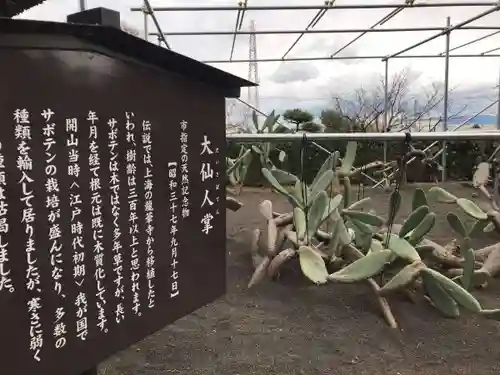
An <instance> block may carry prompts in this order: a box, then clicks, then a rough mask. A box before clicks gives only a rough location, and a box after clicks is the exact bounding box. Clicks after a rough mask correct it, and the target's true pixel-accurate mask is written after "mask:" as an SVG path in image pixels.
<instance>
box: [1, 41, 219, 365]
mask: <svg viewBox="0 0 500 375" xmlns="http://www.w3.org/2000/svg"><path fill="white" fill-rule="evenodd" d="M0 69H1V71H2V80H1V81H2V84H1V87H0V103H1V106H0V314H1V317H2V319H1V320H0V332H1V341H0V363H1V364H2V373H5V374H16V375H34V374H51V375H72V374H75V375H76V374H80V373H82V372H83V371H85V370H87V369H89V368H91V367H92V366H94V365H96V364H97V363H99V362H100V361H102V360H103V359H105V358H106V357H109V356H110V355H112V354H113V353H115V352H117V351H119V350H122V349H125V348H126V347H128V346H129V345H131V344H134V343H136V342H137V341H139V340H141V339H143V338H144V337H146V336H148V335H149V334H151V333H153V332H155V331H158V330H159V329H161V328H162V327H164V326H165V325H167V324H169V323H171V322H173V321H175V320H177V319H178V318H180V317H182V316H185V315H187V314H189V313H190V312H192V311H194V310H195V309H197V308H199V307H201V306H204V305H206V304H207V303H209V302H211V301H213V300H214V299H216V298H218V297H219V296H221V295H222V294H223V293H224V292H225V208H224V204H225V199H224V197H225V189H224V182H225V158H224V150H225V128H224V118H225V108H224V100H225V99H224V97H223V96H222V95H221V94H220V93H218V92H217V91H214V89H212V88H211V87H210V86H207V85H203V84H201V83H196V82H191V81H189V80H188V79H186V78H185V77H182V76H179V75H175V74H169V73H168V72H165V71H159V70H156V69H154V68H151V67H147V66H143V65H140V64H134V63H131V62H124V61H121V60H119V59H116V58H112V57H106V56H104V55H100V54H95V53H89V52H81V51H77V52H75V51H55V50H41V51H23V50H19V49H18V50H1V51H0Z"/></svg>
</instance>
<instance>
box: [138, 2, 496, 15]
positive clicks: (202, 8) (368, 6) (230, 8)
mask: <svg viewBox="0 0 500 375" xmlns="http://www.w3.org/2000/svg"><path fill="white" fill-rule="evenodd" d="M497 4H498V2H495V1H483V2H475V3H474V2H453V3H446V2H440V3H421V4H419V3H417V4H413V5H409V4H404V5H401V4H342V5H334V6H333V7H330V6H328V5H274V6H251V7H247V8H246V10H254V11H255V10H321V9H397V8H453V7H456V8H458V7H460V8H463V7H489V6H495V5H497ZM130 10H131V11H132V12H139V11H141V8H137V7H133V8H130ZM153 10H154V11H155V12H210V11H235V10H238V7H237V6H219V7H208V6H198V7H197V6H194V7H155V8H153Z"/></svg>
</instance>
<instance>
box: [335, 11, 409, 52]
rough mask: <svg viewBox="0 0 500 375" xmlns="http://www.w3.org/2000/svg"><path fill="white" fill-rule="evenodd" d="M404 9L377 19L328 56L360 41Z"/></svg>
mask: <svg viewBox="0 0 500 375" xmlns="http://www.w3.org/2000/svg"><path fill="white" fill-rule="evenodd" d="M403 9H404V8H397V9H395V10H392V11H390V12H389V14H387V15H385V16H384V17H382V18H381V19H379V20H378V21H377V22H375V23H374V24H373V25H372V26H370V27H369V29H368V30H365V31H363V32H362V33H361V34H360V35H358V36H357V37H355V38H354V39H352V40H351V41H350V42H348V43H346V44H344V45H343V46H342V47H340V48H339V49H338V50H336V51H335V52H334V53H332V54H331V55H330V56H331V57H334V56H337V55H338V54H339V53H340V52H342V51H343V50H345V49H346V48H348V47H349V46H351V45H352V44H353V43H355V42H357V41H358V40H359V39H361V38H362V37H363V36H365V35H366V34H368V33H369V32H371V31H373V29H374V28H375V27H377V26H379V25H382V24H383V23H384V22H387V21H389V20H390V19H391V18H393V17H394V16H395V15H396V14H397V13H399V11H401V10H403Z"/></svg>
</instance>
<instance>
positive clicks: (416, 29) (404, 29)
mask: <svg viewBox="0 0 500 375" xmlns="http://www.w3.org/2000/svg"><path fill="white" fill-rule="evenodd" d="M459 30H500V26H465V27H463V28H460V29H459ZM420 31H443V32H446V27H442V26H430V27H400V28H383V29H373V28H368V29H367V28H363V29H323V30H321V29H314V30H311V29H305V30H256V31H255V32H251V31H247V30H244V31H236V32H235V31H230V30H221V31H171V32H166V33H164V34H163V35H167V36H198V35H233V34H236V35H249V34H257V35H259V34H263V35H273V34H274V35H286V34H351V33H352V34H355V33H398V32H420ZM149 35H158V33H154V32H152V33H149Z"/></svg>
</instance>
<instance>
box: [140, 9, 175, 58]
mask: <svg viewBox="0 0 500 375" xmlns="http://www.w3.org/2000/svg"><path fill="white" fill-rule="evenodd" d="M141 11H142V12H144V13H146V14H148V15H150V16H151V18H152V19H153V22H154V24H155V26H156V29H157V30H158V34H159V35H158V36H159V37H160V38H161V40H162V42H163V43H165V46H166V47H167V48H168V49H171V48H170V45H169V44H168V42H167V39H166V38H165V34H164V32H163V31H162V29H161V27H160V23H159V22H158V20H157V19H156V16H155V13H154V10H153V9H152V8H151V4H150V3H149V0H144V6H143V8H141Z"/></svg>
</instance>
